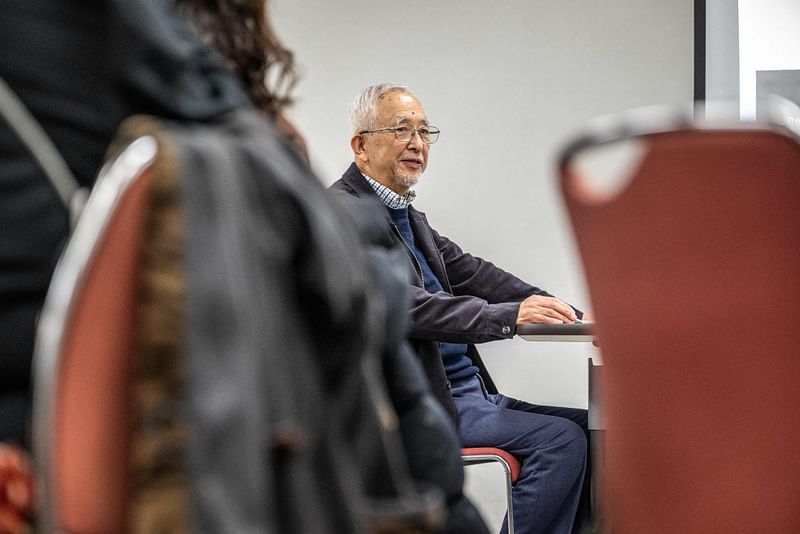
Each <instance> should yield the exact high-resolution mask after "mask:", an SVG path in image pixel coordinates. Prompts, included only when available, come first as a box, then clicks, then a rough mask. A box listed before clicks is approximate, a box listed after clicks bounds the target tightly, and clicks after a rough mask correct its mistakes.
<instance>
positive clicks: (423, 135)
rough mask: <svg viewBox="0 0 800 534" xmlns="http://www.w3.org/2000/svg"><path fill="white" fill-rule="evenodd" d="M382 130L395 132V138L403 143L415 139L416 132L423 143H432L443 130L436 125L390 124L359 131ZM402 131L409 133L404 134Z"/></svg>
mask: <svg viewBox="0 0 800 534" xmlns="http://www.w3.org/2000/svg"><path fill="white" fill-rule="evenodd" d="M380 132H393V133H394V138H395V139H397V140H398V141H400V142H401V143H408V142H409V141H411V140H412V139H414V134H419V138H420V140H422V142H423V143H425V144H426V145H432V144H433V143H435V142H436V141H437V140H438V139H439V134H440V133H441V130H439V128H437V127H436V126H420V127H419V128H411V127H410V126H390V127H388V128H377V129H375V130H362V131H360V132H358V134H359V135H363V134H371V133H380ZM402 132H409V133H407V134H405V135H404V134H403V133H402Z"/></svg>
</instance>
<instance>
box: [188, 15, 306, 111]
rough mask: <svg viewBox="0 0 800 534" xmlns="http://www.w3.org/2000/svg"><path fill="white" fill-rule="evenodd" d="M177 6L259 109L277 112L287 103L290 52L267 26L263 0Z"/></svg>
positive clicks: (291, 75)
mask: <svg viewBox="0 0 800 534" xmlns="http://www.w3.org/2000/svg"><path fill="white" fill-rule="evenodd" d="M178 5H179V6H181V7H182V8H183V9H184V10H186V11H187V13H188V15H189V17H190V18H191V20H192V21H193V22H194V24H195V26H196V27H197V29H198V31H199V32H200V34H201V35H202V37H203V38H204V39H206V40H207V41H208V42H209V43H210V44H211V45H213V46H214V47H216V48H217V49H218V50H219V51H220V52H221V53H222V55H223V57H224V58H225V59H226V60H227V62H228V66H229V67H230V68H231V69H232V70H233V71H234V72H235V73H236V74H237V75H238V76H239V79H240V80H242V82H243V83H244V84H245V86H246V87H247V88H248V90H249V91H250V94H251V96H252V98H253V100H254V102H255V104H256V105H257V106H258V107H259V108H261V109H263V110H265V111H268V112H271V113H273V114H277V113H279V112H280V111H281V110H282V109H283V108H284V107H286V106H287V105H289V104H291V103H292V98H291V96H290V93H291V91H292V89H293V88H294V85H295V83H296V82H297V73H296V71H295V65H294V55H293V54H292V52H291V51H290V50H288V49H286V48H284V47H283V45H282V44H281V43H280V41H279V40H278V38H277V36H276V35H275V32H274V31H273V30H272V27H271V26H270V24H269V20H268V17H267V0H178Z"/></svg>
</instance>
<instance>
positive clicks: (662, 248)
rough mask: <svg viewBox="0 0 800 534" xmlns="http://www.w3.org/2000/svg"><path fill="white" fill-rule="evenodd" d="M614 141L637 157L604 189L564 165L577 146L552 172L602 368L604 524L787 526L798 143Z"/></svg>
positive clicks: (797, 372) (796, 430)
mask: <svg viewBox="0 0 800 534" xmlns="http://www.w3.org/2000/svg"><path fill="white" fill-rule="evenodd" d="M630 139H635V140H636V141H637V142H638V143H641V147H642V148H643V154H642V157H641V159H640V160H639V161H638V163H637V165H636V166H635V169H633V170H632V171H631V174H630V176H629V182H628V183H627V184H626V186H625V187H624V188H623V189H622V190H621V191H620V192H618V193H617V194H616V195H613V196H612V197H610V198H606V197H605V196H604V195H599V194H597V192H596V190H595V189H594V188H593V186H592V185H590V183H591V182H590V180H589V179H588V178H587V176H585V175H584V174H583V173H582V171H581V170H579V168H578V167H577V165H576V164H575V163H576V161H577V160H578V157H579V156H580V155H581V154H582V153H583V151H585V150H586V149H588V148H592V147H596V145H595V144H594V143H593V142H592V140H591V138H583V139H582V140H581V141H579V142H577V143H575V144H573V145H572V146H571V147H570V148H569V149H568V150H567V151H566V152H565V153H564V154H563V157H562V160H561V161H562V164H561V171H560V172H561V185H562V192H563V196H564V199H565V202H566V206H567V210H568V213H569V217H570V219H571V222H572V225H573V228H574V231H575V235H576V239H577V243H578V248H579V252H580V255H581V257H582V261H583V265H584V271H585V275H586V281H587V284H588V288H589V293H590V295H591V301H592V307H593V311H594V314H595V321H596V332H597V339H598V342H599V346H600V352H601V355H602V359H603V364H604V374H605V376H604V384H603V386H604V401H605V403H604V415H605V421H606V427H607V430H606V436H605V447H604V450H605V455H604V461H605V466H604V470H603V473H602V484H603V485H602V491H601V495H600V501H601V503H602V506H603V509H604V517H605V518H606V519H607V521H608V525H607V526H608V527H609V528H610V531H612V532H614V533H615V534H617V533H622V534H624V533H642V532H647V533H649V534H655V533H661V532H663V533H677V532H680V533H681V534H690V533H704V534H706V533H709V532H725V533H735V532H770V533H792V532H795V533H796V532H800V349H798V345H800V145H798V141H797V139H796V138H794V137H793V136H791V135H789V134H788V132H782V131H779V130H777V129H773V130H771V129H766V128H765V129H755V128H744V127H742V128H738V129H716V130H713V129H696V128H692V127H685V128H678V129H673V130H664V131H661V132H659V133H652V134H638V135H632V136H631V137H630V138H628V140H630ZM606 141H608V139H606V140H604V141H603V143H605V142H606Z"/></svg>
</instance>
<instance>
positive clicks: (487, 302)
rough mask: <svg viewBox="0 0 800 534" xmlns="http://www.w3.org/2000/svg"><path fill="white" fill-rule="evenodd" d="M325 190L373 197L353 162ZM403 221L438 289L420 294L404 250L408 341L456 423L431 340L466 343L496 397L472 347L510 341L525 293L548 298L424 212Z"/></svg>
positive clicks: (419, 280) (394, 230)
mask: <svg viewBox="0 0 800 534" xmlns="http://www.w3.org/2000/svg"><path fill="white" fill-rule="evenodd" d="M330 188H331V189H332V190H333V191H336V192H338V193H340V194H347V195H351V196H355V197H362V198H364V197H366V198H369V197H371V196H372V197H374V198H376V199H377V194H376V193H375V191H374V190H373V189H372V187H371V186H370V185H369V182H367V180H366V179H365V178H364V176H363V175H362V174H361V171H360V170H359V169H358V167H357V166H356V165H355V163H353V164H351V165H350V167H349V168H348V169H347V171H346V172H345V173H344V175H343V176H342V177H341V178H340V179H339V180H337V181H336V182H335V183H333V184H332V185H331V187H330ZM409 220H410V222H411V229H412V231H413V232H414V239H415V243H416V245H417V247H418V248H419V249H420V250H421V251H422V253H423V254H424V255H425V258H426V260H427V261H428V264H429V265H430V267H431V270H432V271H433V273H434V274H435V275H436V277H437V278H438V279H439V281H440V282H441V284H442V287H443V288H444V291H442V292H439V293H428V292H427V291H425V289H424V287H423V285H422V278H421V273H419V272H418V268H419V267H418V266H417V262H416V261H415V259H414V257H413V253H412V252H411V250H410V249H408V247H405V248H406V249H408V254H409V266H411V268H412V269H413V270H414V272H415V273H417V275H416V276H414V280H415V282H414V294H413V303H412V309H411V314H410V315H411V317H410V326H409V332H408V337H409V339H410V341H411V343H412V346H413V347H414V349H415V351H416V353H417V355H418V356H419V358H420V360H421V361H422V364H423V366H424V368H425V371H426V373H427V375H428V380H429V381H430V383H431V388H432V389H433V392H434V394H435V395H436V397H437V398H438V399H439V401H440V402H441V403H442V404H443V405H444V407H445V408H446V409H447V410H448V412H449V413H450V414H451V416H452V417H453V419H454V420H456V421H457V416H456V411H455V406H454V405H453V401H452V398H451V396H450V391H449V389H450V384H449V382H448V381H447V377H446V375H445V372H444V366H443V364H442V358H441V355H440V354H439V346H438V343H437V342H439V341H443V342H449V343H466V344H467V355H468V356H469V357H470V358H471V359H472V362H473V363H474V364H475V365H476V366H477V367H478V368H479V369H480V374H481V377H482V378H483V381H484V383H485V384H486V388H487V390H488V391H489V392H490V393H496V392H497V388H496V386H495V384H494V382H493V381H492V379H491V377H490V376H489V373H488V371H487V369H486V367H485V365H484V363H483V360H482V359H481V357H480V354H478V350H477V349H476V348H475V343H483V342H486V341H492V340H496V339H508V338H511V337H513V336H514V334H515V333H516V321H517V315H518V313H519V305H520V302H521V301H523V300H524V299H525V298H527V297H529V296H530V295H545V296H551V295H550V294H549V293H547V292H546V291H544V290H542V289H539V288H538V287H534V286H532V285H530V284H528V283H526V282H524V281H522V280H520V279H519V278H517V277H516V276H514V275H513V274H511V273H508V272H506V271H504V270H503V269H500V268H499V267H496V266H495V265H493V264H492V263H491V262H488V261H486V260H483V259H481V258H478V257H476V256H473V255H471V254H469V253H468V252H464V251H463V250H462V249H461V247H459V246H458V245H457V244H456V243H454V242H452V241H451V240H449V239H448V238H447V237H445V236H442V235H440V234H439V233H438V232H437V231H436V230H434V229H433V228H431V226H430V224H428V220H427V218H426V217H425V214H424V213H422V212H421V211H419V210H417V209H415V208H414V207H413V206H410V207H409ZM386 224H387V225H389V227H390V228H391V230H392V234H393V235H394V236H395V238H396V239H398V240H400V241H402V238H401V237H400V232H399V231H398V229H397V228H396V227H395V225H394V223H393V222H392V220H391V218H390V217H389V214H388V213H387V214H386Z"/></svg>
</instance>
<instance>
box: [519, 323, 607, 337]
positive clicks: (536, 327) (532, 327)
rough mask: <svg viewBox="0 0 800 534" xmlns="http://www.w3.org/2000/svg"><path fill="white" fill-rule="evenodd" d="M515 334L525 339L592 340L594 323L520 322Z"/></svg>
mask: <svg viewBox="0 0 800 534" xmlns="http://www.w3.org/2000/svg"><path fill="white" fill-rule="evenodd" d="M517 335H518V336H519V337H521V338H522V339H524V340H526V341H592V340H593V339H594V323H572V324H520V325H517Z"/></svg>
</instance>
